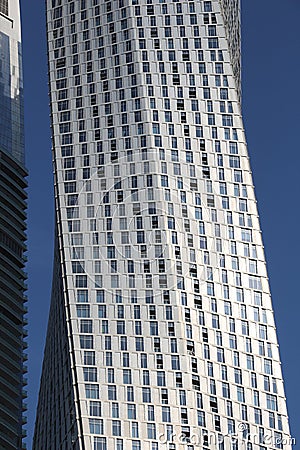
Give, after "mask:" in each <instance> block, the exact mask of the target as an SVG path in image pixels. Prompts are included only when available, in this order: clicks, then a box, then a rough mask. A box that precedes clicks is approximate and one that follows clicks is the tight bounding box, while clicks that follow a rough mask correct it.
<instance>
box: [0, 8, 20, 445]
mask: <svg viewBox="0 0 300 450" xmlns="http://www.w3.org/2000/svg"><path fill="white" fill-rule="evenodd" d="M26 176H27V172H26V169H25V166H24V124H23V76H22V55H21V33H20V10H19V2H18V1H16V0H11V1H9V2H8V0H1V1H0V183H1V186H0V205H1V209H0V251H1V256H0V448H3V449H6V450H10V449H11V450H13V449H22V448H24V447H23V444H22V439H23V437H24V435H25V431H24V430H23V425H24V424H25V422H26V420H25V417H24V416H23V414H24V412H25V410H26V404H25V403H24V399H25V398H26V391H25V390H24V386H25V384H26V380H25V378H24V373H25V372H26V366H25V365H24V362H25V360H26V355H24V349H25V348H26V343H25V342H24V338H25V336H26V331H25V330H24V325H25V320H26V319H25V318H24V314H25V312H26V309H25V306H24V304H25V302H26V298H25V296H24V292H25V288H26V286H25V279H26V276H25V274H24V263H25V257H24V252H25V250H26V247H25V240H26V236H25V229H26V224H25V219H26V193H25V188H26Z"/></svg>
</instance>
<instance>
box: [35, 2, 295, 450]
mask: <svg viewBox="0 0 300 450" xmlns="http://www.w3.org/2000/svg"><path fill="white" fill-rule="evenodd" d="M239 7H240V5H239V2H238V1H236V0H233V1H228V0H223V1H220V0H211V1H204V0H195V1H180V2H179V1H164V0H163V1H159V0H148V1H146V0H111V1H104V0H80V1H79V0H78V1H66V0H51V1H50V0H47V33H48V54H49V83H50V98H51V117H52V134H53V156H54V176H55V201H56V223H57V227H56V243H55V262H54V277H53V291H52V302H51V311H50V318H49V325H48V334H47V341H46V348H45V357H44V365H43V371H42V379H41V387H40V396H39V403H38V410H37V419H36V428H35V436H34V444H33V448H34V449H35V450H37V449H40V450H45V449H49V450H50V449H51V450H52V449H85V450H123V449H124V450H158V449H159V450H160V449H168V450H183V449H184V450H196V449H197V448H203V449H218V450H236V449H239V448H242V447H241V446H242V445H245V448H247V450H265V449H266V448H268V449H272V450H275V449H277V448H282V445H283V443H284V442H287V445H285V448H286V449H290V448H291V446H290V445H289V444H288V442H289V425H288V418H287V411H286V402H285V394H284V388H283V380H282V374H281V367H280V357H279V351H278V344H277V337H276V328H275V323H274V316H273V310H272V304H271V298H270V291H269V285H268V277H267V271H266V264H265V257H264V249H263V243H262V239H261V231H260V225H259V219H258V213H257V208H256V200H255V194H254V188H253V182H252V176H251V169H250V164H249V158H248V153H247V147H246V139H245V134H244V129H243V122H242V117H241V108H240V25H239V24H240V17H239V15H240V9H239ZM234 437H235V438H234ZM280 446H281V447H280Z"/></svg>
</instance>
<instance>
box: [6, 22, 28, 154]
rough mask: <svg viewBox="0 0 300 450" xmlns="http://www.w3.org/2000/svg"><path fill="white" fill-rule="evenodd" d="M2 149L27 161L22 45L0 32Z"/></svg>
mask: <svg viewBox="0 0 300 450" xmlns="http://www.w3.org/2000/svg"><path fill="white" fill-rule="evenodd" d="M0 105H1V108H0V148H1V150H2V151H4V152H6V153H8V154H10V155H11V156H12V157H13V158H14V159H16V160H17V161H19V162H21V163H23V162H24V131H23V130H24V117H23V79H22V64H21V44H20V42H17V41H16V40H14V39H13V38H11V37H10V36H8V35H6V34H5V33H3V32H1V31H0Z"/></svg>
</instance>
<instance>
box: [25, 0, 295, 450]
mask: <svg viewBox="0 0 300 450" xmlns="http://www.w3.org/2000/svg"><path fill="white" fill-rule="evenodd" d="M242 4H243V5H242V12H243V15H242V37H243V65H242V66H243V112H244V122H245V127H246V134H247V138H248V144H249V154H250V158H251V163H252V170H253V176H254V183H255V186H256V195H257V199H258V207H259V212H260V220H261V226H262V230H263V239H264V244H265V251H266V257H267V263H268V271H269V277H270V283H271V289H272V293H273V305H274V309H275V319H276V323H277V330H278V337H279V342H280V350H281V358H282V366H283V373H284V377H285V388H286V395H287V398H288V408H289V414H290V423H291V428H292V436H293V437H295V438H296V439H297V440H298V442H299V444H298V445H296V447H295V448H296V449H297V448H299V449H300V419H299V412H298V410H299V404H300V387H299V382H298V378H299V374H298V370H299V369H300V363H299V356H300V354H299V353H300V352H299V344H300V326H299V317H300V298H299V288H298V280H299V278H300V273H299V272H300V267H299V262H298V258H299V254H300V248H299V247H300V246H299V230H298V227H299V225H298V224H299V220H300V212H299V207H300V206H299V194H300V192H299V183H300V177H299V167H300V157H299V154H300V147H299V142H298V141H299V128H300V114H299V107H298V106H299V104H300V94H299V81H300V60H299V53H300V38H299V18H300V2H299V1H298V0H284V2H283V1H282V0H243V1H242ZM21 5H22V14H23V56H24V73H25V125H26V129H25V133H26V152H27V167H28V168H29V172H30V175H29V210H28V216H29V218H28V246H29V251H28V259H29V262H28V266H27V270H28V276H29V280H28V284H29V291H28V296H29V316H28V318H29V339H28V343H29V350H28V355H29V374H28V379H29V386H28V393H29V398H28V442H29V448H31V444H30V442H31V436H32V433H33V427H34V420H35V408H36V401H37V395H38V388H39V377H40V370H41V364H42V359H43V348H44V339H45V333H46V326H47V317H48V309H49V300H50V288H51V278H52V259H53V234H54V230H53V227H54V220H53V218H54V208H53V188H52V162H51V141H50V119H49V108H48V103H49V100H48V94H47V92H48V86H47V60H46V43H45V13H44V2H43V1H41V0H26V1H25V0H21ZM53 450H54V449H53Z"/></svg>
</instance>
